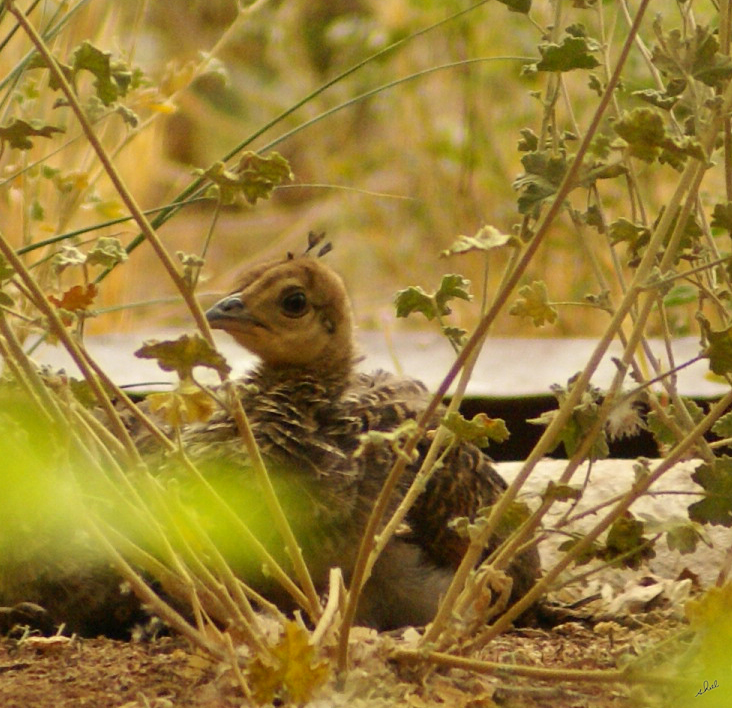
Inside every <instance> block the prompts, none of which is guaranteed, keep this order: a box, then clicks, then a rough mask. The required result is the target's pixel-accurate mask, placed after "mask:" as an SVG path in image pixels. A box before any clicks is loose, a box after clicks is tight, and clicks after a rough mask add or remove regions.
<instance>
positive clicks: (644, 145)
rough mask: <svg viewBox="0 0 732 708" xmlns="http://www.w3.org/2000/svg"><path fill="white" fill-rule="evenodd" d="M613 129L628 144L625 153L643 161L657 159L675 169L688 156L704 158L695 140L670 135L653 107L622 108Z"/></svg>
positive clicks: (679, 166) (680, 165) (699, 145)
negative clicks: (625, 109) (621, 112)
mask: <svg viewBox="0 0 732 708" xmlns="http://www.w3.org/2000/svg"><path fill="white" fill-rule="evenodd" d="M613 129H614V130H615V132H616V133H617V134H618V135H619V136H620V137H621V138H622V139H623V140H625V142H626V143H627V144H628V153H629V154H630V155H631V156H633V157H637V158H638V159H639V160H643V161H644V162H653V161H654V160H656V159H659V160H660V161H661V162H663V163H668V164H670V165H671V166H672V167H674V168H675V169H677V170H678V169H680V168H681V167H682V166H683V164H684V162H685V160H686V158H687V157H693V158H696V159H698V160H704V159H705V158H704V151H703V150H702V147H701V144H700V143H699V141H698V140H696V139H694V138H691V137H688V136H687V137H684V138H674V137H672V136H671V135H670V134H669V133H668V132H667V130H666V126H665V123H664V119H663V116H662V115H661V114H660V113H659V112H658V111H657V110H655V109H653V108H634V109H633V110H632V111H630V112H628V111H624V112H623V114H622V115H621V116H620V118H618V119H617V120H616V121H615V122H614V123H613Z"/></svg>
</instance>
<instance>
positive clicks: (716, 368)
mask: <svg viewBox="0 0 732 708" xmlns="http://www.w3.org/2000/svg"><path fill="white" fill-rule="evenodd" d="M701 322H702V327H703V329H704V330H705V334H706V338H707V341H708V342H709V344H708V346H707V348H706V349H705V350H704V355H705V356H707V357H709V368H710V369H711V371H712V373H714V374H717V376H723V375H724V374H729V373H730V372H732V327H727V328H726V329H721V330H716V331H715V330H713V329H711V327H710V326H709V324H708V323H706V324H705V323H704V321H703V320H702V321H701Z"/></svg>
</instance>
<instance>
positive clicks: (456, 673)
mask: <svg viewBox="0 0 732 708" xmlns="http://www.w3.org/2000/svg"><path fill="white" fill-rule="evenodd" d="M633 624H634V625H635V626H634V627H632V628H629V627H627V626H623V625H621V624H618V623H615V622H604V623H599V624H597V625H595V626H594V627H592V626H588V625H583V624H582V623H578V622H569V623H565V624H563V625H560V626H558V627H555V628H553V629H552V630H541V629H524V630H515V631H513V632H509V633H507V634H505V635H503V636H501V637H499V638H498V639H497V640H495V641H493V642H491V643H490V644H489V645H488V646H487V647H485V648H483V649H481V650H476V651H474V652H466V653H467V654H468V655H469V656H470V657H471V658H478V659H482V660H486V661H500V662H504V663H516V664H521V665H527V666H537V667H544V668H563V669H611V668H615V667H616V666H617V665H618V663H619V662H622V661H624V660H625V659H626V658H627V657H633V656H638V655H639V654H641V653H642V652H644V651H645V650H647V649H648V648H649V647H650V646H652V645H653V644H655V643H656V642H658V641H659V640H660V639H663V638H664V637H667V636H669V635H671V634H673V633H675V632H677V631H678V630H679V629H680V628H682V625H681V624H680V623H679V622H678V621H677V620H674V619H671V618H669V617H664V618H658V617H653V616H649V617H648V618H646V619H645V620H644V619H641V621H634V623H633ZM410 632H412V633H414V630H408V631H407V633H404V634H401V635H400V636H394V635H391V636H389V635H379V634H377V633H376V632H373V631H370V630H362V629H358V628H357V629H356V630H354V639H355V640H356V641H355V642H354V645H353V651H352V657H353V669H352V671H351V672H350V674H349V678H348V681H347V682H346V685H345V687H343V688H341V689H340V690H336V688H335V682H334V680H332V679H331V680H330V681H329V682H328V684H327V685H326V686H325V687H324V688H323V689H321V691H320V692H319V694H318V695H317V696H316V697H315V698H314V699H313V701H311V703H310V705H311V706H312V707H313V708H329V707H330V706H333V707H335V706H349V707H351V706H352V707H354V708H356V707H363V708H367V707H368V708H376V707H377V706H379V707H381V706H383V707H384V708H386V706H395V705H399V706H408V707H410V708H432V707H433V706H435V707H437V706H451V707H454V708H478V706H489V707H490V706H508V707H510V708H514V707H518V706H521V707H526V708H557V706H562V708H575V707H576V708H583V707H585V706H593V708H619V707H623V706H628V705H630V702H629V695H630V691H629V689H628V688H627V687H625V686H622V685H620V684H593V683H576V682H569V681H562V682H559V683H550V682H544V681H540V680H537V679H536V678H526V677H523V678H520V677H511V676H487V675H479V674H476V673H475V672H472V671H466V670H464V669H455V668H445V667H434V666H430V665H427V664H425V663H424V662H422V663H420V664H418V665H414V664H412V663H403V662H395V661H393V660H392V659H391V658H390V654H391V650H393V649H394V648H395V647H397V646H399V647H406V648H408V647H409V646H410V644H411V643H412V641H413V638H414V636H416V633H414V634H413V635H410ZM0 705H2V706H3V707H4V708H26V707H27V706H30V705H32V706H37V707H39V708H79V707H80V706H90V707H93V708H122V707H124V708H173V707H175V708H189V707H190V708H194V707H195V708H229V707H230V706H231V707H234V706H237V707H239V706H243V705H249V702H248V701H247V699H246V698H245V696H244V695H243V693H242V691H241V688H240V686H239V685H238V683H237V681H236V680H235V678H234V676H233V672H231V671H227V670H226V668H225V667H221V666H216V665H214V664H212V663H210V662H209V661H208V660H207V659H206V658H205V657H202V656H201V655H200V654H198V653H197V652H195V651H194V650H192V649H191V648H190V647H189V646H188V645H187V644H186V643H185V642H184V641H183V640H182V639H180V638H175V637H164V638H160V639H156V640H155V641H149V642H120V641H115V640H111V639H102V638H99V639H75V638H74V639H68V638H50V639H46V638H36V637H25V638H23V639H10V638H6V639H4V640H2V642H0Z"/></svg>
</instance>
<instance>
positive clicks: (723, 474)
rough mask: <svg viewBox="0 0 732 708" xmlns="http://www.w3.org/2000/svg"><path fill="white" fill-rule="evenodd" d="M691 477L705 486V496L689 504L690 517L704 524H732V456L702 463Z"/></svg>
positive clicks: (727, 525) (728, 525)
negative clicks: (709, 462)
mask: <svg viewBox="0 0 732 708" xmlns="http://www.w3.org/2000/svg"><path fill="white" fill-rule="evenodd" d="M691 478H692V479H693V480H694V481H695V482H696V483H697V484H699V485H701V486H702V487H703V488H704V491H705V493H706V494H705V497H704V499H702V500H701V501H698V502H694V503H693V504H692V505H691V506H689V518H690V519H691V520H692V521H698V522H699V523H702V524H713V525H715V526H726V527H727V528H729V527H730V526H732V457H728V456H726V455H724V456H722V457H718V458H717V459H715V460H714V462H713V463H712V464H708V463H706V462H705V463H702V464H701V465H699V466H698V467H697V468H696V469H695V470H694V473H693V474H692V475H691Z"/></svg>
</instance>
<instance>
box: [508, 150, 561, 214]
mask: <svg viewBox="0 0 732 708" xmlns="http://www.w3.org/2000/svg"><path fill="white" fill-rule="evenodd" d="M521 164H522V165H523V166H524V170H525V172H524V174H522V175H520V176H519V177H518V178H517V179H515V180H514V182H513V186H514V188H515V189H518V190H519V191H521V196H519V198H518V208H519V212H520V213H521V214H530V213H532V212H534V211H535V210H537V209H538V207H539V206H540V205H541V203H542V202H543V201H545V200H546V199H548V198H550V197H552V196H554V195H555V194H556V192H557V188H558V187H559V185H560V184H561V183H562V179H564V174H565V172H566V171H567V157H566V155H563V154H553V153H550V152H547V151H541V152H529V153H526V154H525V155H523V156H522V158H521Z"/></svg>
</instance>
